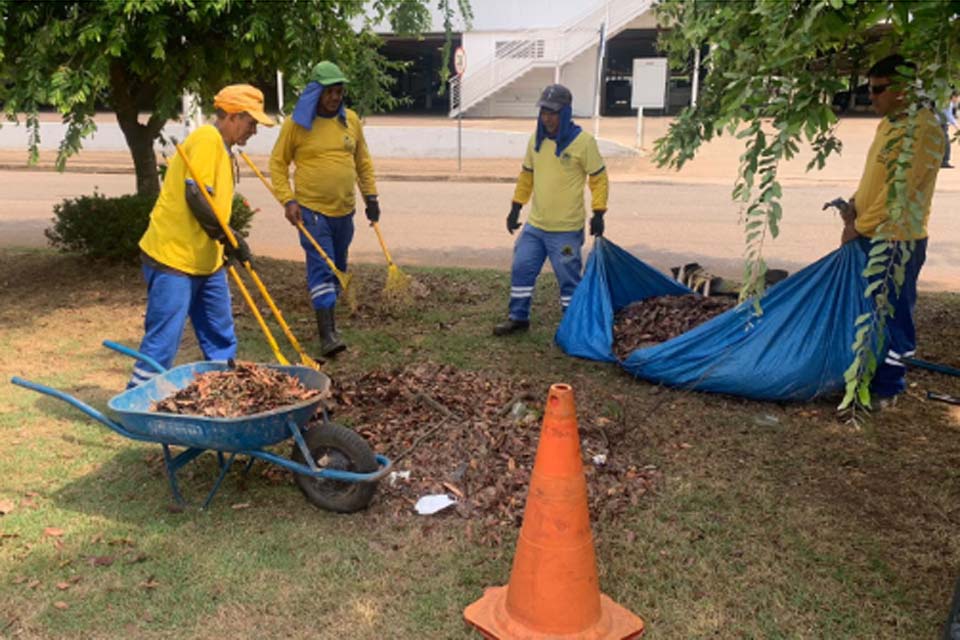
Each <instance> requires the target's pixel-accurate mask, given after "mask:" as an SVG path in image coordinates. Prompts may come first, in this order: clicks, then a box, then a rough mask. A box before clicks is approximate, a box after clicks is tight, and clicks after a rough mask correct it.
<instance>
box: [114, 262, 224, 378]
mask: <svg viewBox="0 0 960 640" xmlns="http://www.w3.org/2000/svg"><path fill="white" fill-rule="evenodd" d="M143 278H144V280H146V282H147V315H146V318H145V320H144V335H143V341H142V342H141V343H140V353H142V354H144V355H147V356H150V357H151V358H153V359H154V360H156V361H157V362H159V363H160V364H161V365H163V366H164V367H166V368H170V367H171V366H173V361H174V359H175V358H176V357H177V350H178V349H179V348H180V339H181V337H183V329H184V327H185V326H186V323H187V318H188V317H189V318H190V322H191V324H193V331H194V333H195V334H196V336H197V342H198V343H200V350H201V351H202V352H203V357H204V359H206V360H229V359H231V358H235V357H236V355H237V336H236V334H235V333H234V330H233V312H232V310H231V308H230V289H229V287H228V286H227V274H226V270H225V269H220V270H219V271H217V272H216V273H214V274H212V275H209V276H188V275H184V274H175V273H170V272H168V271H161V270H159V269H154V268H153V267H151V266H148V265H146V264H145V265H143ZM154 375H156V372H155V371H154V370H153V369H152V368H151V367H150V366H149V365H147V364H146V363H144V362H143V361H140V360H138V361H137V363H136V364H135V365H134V367H133V375H132V376H131V378H130V382H129V383H127V388H128V389H129V388H131V387H135V386H137V385H138V384H140V383H142V382H146V381H147V380H149V379H150V378H152V377H153V376H154Z"/></svg>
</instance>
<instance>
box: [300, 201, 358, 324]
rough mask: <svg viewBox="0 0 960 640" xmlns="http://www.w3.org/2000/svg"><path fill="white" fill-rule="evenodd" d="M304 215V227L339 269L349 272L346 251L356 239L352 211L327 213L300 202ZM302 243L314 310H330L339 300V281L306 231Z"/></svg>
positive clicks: (301, 237)
mask: <svg viewBox="0 0 960 640" xmlns="http://www.w3.org/2000/svg"><path fill="white" fill-rule="evenodd" d="M300 211H301V213H302V214H303V226H304V227H305V228H306V230H307V231H308V232H309V233H310V235H311V236H313V239H314V240H316V241H317V244H319V245H320V247H321V248H322V249H323V250H324V252H325V253H326V254H327V255H328V256H329V257H330V259H331V260H333V264H335V265H337V269H339V270H340V271H343V272H346V271H347V253H348V252H349V250H350V243H351V242H352V241H353V215H354V214H353V213H350V214H348V215H345V216H340V217H333V216H325V215H323V214H322V213H317V212H316V211H313V210H311V209H307V208H306V207H304V206H303V205H300ZM300 246H301V247H303V250H304V252H305V253H306V255H307V289H308V290H309V291H310V302H311V303H312V304H313V308H314V309H329V308H330V307H332V306H334V305H335V304H336V303H337V295H338V294H339V293H340V284H339V282H337V277H336V276H335V275H333V271H331V270H330V267H328V266H327V261H326V260H324V259H323V258H321V257H320V254H319V253H317V250H316V249H314V248H313V243H311V242H310V241H309V240H308V239H307V238H306V237H305V236H304V235H303V233H301V234H300Z"/></svg>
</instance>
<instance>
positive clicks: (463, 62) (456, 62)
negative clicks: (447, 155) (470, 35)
mask: <svg viewBox="0 0 960 640" xmlns="http://www.w3.org/2000/svg"><path fill="white" fill-rule="evenodd" d="M453 69H454V71H456V72H457V82H456V84H455V87H456V99H457V171H463V74H464V72H466V70H467V52H466V51H465V50H464V48H463V47H457V49H456V51H454V52H453ZM452 97H454V96H451V98H452Z"/></svg>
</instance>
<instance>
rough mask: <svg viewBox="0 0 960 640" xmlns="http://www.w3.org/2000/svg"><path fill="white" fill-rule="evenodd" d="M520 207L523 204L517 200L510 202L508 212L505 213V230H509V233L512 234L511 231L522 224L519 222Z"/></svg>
mask: <svg viewBox="0 0 960 640" xmlns="http://www.w3.org/2000/svg"><path fill="white" fill-rule="evenodd" d="M522 208H523V205H522V204H520V203H519V202H513V203H511V204H510V213H509V214H507V231H509V232H510V235H513V232H514V231H516V230H517V229H519V228H520V227H521V226H522V225H521V224H520V209H522Z"/></svg>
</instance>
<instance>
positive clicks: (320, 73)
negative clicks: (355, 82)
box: [310, 60, 347, 87]
mask: <svg viewBox="0 0 960 640" xmlns="http://www.w3.org/2000/svg"><path fill="white" fill-rule="evenodd" d="M310 80H313V81H315V82H319V83H320V84H322V85H323V86H325V87H329V86H330V85H332V84H340V83H344V82H347V79H346V78H345V77H344V75H343V71H340V67H338V66H337V65H335V64H333V63H332V62H330V61H329V60H324V61H323V62H318V63H317V64H316V66H314V67H313V69H311V70H310Z"/></svg>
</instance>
